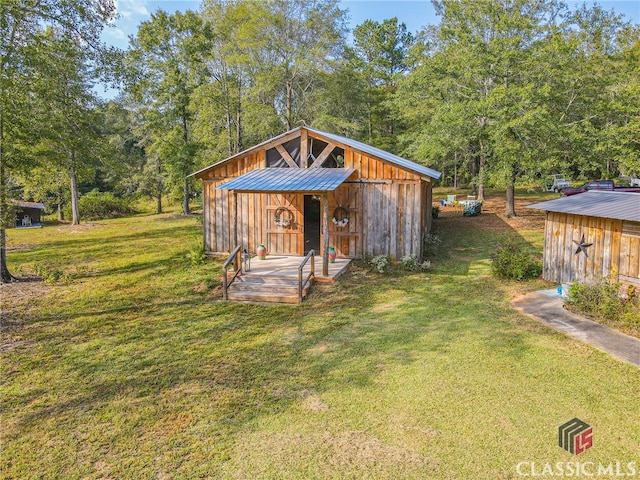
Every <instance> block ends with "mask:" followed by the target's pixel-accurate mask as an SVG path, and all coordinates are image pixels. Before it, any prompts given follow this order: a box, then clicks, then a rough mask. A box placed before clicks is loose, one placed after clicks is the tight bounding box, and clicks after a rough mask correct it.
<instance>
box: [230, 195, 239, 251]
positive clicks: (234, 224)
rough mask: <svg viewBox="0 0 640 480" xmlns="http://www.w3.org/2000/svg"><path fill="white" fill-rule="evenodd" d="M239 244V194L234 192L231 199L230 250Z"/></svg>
mask: <svg viewBox="0 0 640 480" xmlns="http://www.w3.org/2000/svg"><path fill="white" fill-rule="evenodd" d="M237 246H238V194H237V193H236V192H235V190H234V192H233V197H232V200H231V245H229V250H233V249H234V248H236V247H237Z"/></svg>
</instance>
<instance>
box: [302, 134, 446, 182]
mask: <svg viewBox="0 0 640 480" xmlns="http://www.w3.org/2000/svg"><path fill="white" fill-rule="evenodd" d="M307 130H309V131H310V132H313V133H315V134H316V135H320V136H322V137H326V138H328V139H329V140H333V141H334V142H338V143H343V144H345V145H349V146H350V147H352V148H355V149H356V150H360V151H361V152H364V153H369V154H371V155H373V156H374V157H378V158H380V159H382V160H386V161H387V162H389V163H393V164H395V165H398V166H399V167H402V168H404V169H406V170H411V171H412V172H415V173H418V174H420V175H426V176H427V177H431V178H435V179H438V178H440V177H441V176H442V174H441V173H440V172H438V171H436V170H433V169H431V168H429V167H425V166H424V165H420V164H418V163H415V162H412V161H411V160H407V159H406V158H402V157H399V156H398V155H394V154H393V153H389V152H387V151H385V150H381V149H380V148H376V147H372V146H371V145H367V144H366V143H362V142H359V141H357V140H353V139H351V138H347V137H342V136H340V135H335V134H333V133H327V132H322V131H320V130H316V129H314V128H309V127H307Z"/></svg>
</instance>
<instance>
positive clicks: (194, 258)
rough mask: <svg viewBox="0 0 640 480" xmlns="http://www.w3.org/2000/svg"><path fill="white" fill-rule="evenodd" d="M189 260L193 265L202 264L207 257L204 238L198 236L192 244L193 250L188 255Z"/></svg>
mask: <svg viewBox="0 0 640 480" xmlns="http://www.w3.org/2000/svg"><path fill="white" fill-rule="evenodd" d="M186 258H187V260H189V262H190V263H191V265H193V266H196V265H202V264H203V263H204V262H205V260H206V259H207V255H206V253H205V249H204V240H202V238H198V239H196V240H195V241H194V242H193V245H192V246H191V250H189V253H187V255H186Z"/></svg>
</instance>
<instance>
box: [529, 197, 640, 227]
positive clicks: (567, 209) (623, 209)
mask: <svg viewBox="0 0 640 480" xmlns="http://www.w3.org/2000/svg"><path fill="white" fill-rule="evenodd" d="M527 208H535V209H537V210H546V211H547V212H558V213H571V214H574V215H584V216H587V217H601V218H615V219H618V220H629V221H632V222H640V193H633V192H609V191H603V190H591V191H589V192H585V193H579V194H577V195H571V196H569V197H560V198H557V199H555V200H549V201H547V202H540V203H534V204H533V205H527Z"/></svg>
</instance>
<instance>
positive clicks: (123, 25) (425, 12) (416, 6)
mask: <svg viewBox="0 0 640 480" xmlns="http://www.w3.org/2000/svg"><path fill="white" fill-rule="evenodd" d="M116 1H117V5H118V7H117V11H118V14H119V18H118V19H117V20H115V22H114V23H113V24H112V25H111V26H110V28H107V29H106V30H105V31H104V33H103V39H104V41H105V42H107V43H108V44H110V45H113V46H116V47H118V48H122V49H126V48H127V46H128V43H129V36H130V35H135V34H136V32H137V30H138V25H140V23H141V22H143V21H145V20H148V19H149V18H150V17H151V13H153V12H155V11H157V10H159V9H162V10H164V11H166V12H169V13H174V12H175V11H176V10H180V11H186V10H198V8H199V6H200V3H201V2H200V0H116ZM300 1H304V0H300ZM567 3H568V4H569V6H570V7H571V8H573V7H575V6H576V5H580V4H582V2H576V1H567ZM592 3H598V4H599V5H601V6H602V7H603V8H604V9H606V10H614V11H615V12H616V13H618V14H623V15H624V16H625V17H626V18H627V20H630V21H631V22H632V23H634V24H640V0H599V1H597V2H592V1H590V2H587V4H589V5H590V4H592ZM340 4H341V7H342V9H343V10H347V11H348V18H349V25H348V26H349V28H350V30H353V28H355V27H356V26H357V25H360V24H361V23H362V22H364V21H365V20H367V19H371V20H375V21H378V22H381V21H382V20H385V19H387V18H391V17H397V18H398V21H399V22H401V23H405V24H406V25H407V29H408V30H409V31H410V32H413V33H415V32H417V31H418V30H420V29H421V28H422V27H424V26H426V25H433V24H437V23H438V21H439V19H438V17H437V16H436V15H435V12H434V9H433V6H432V5H431V1H430V0H341V1H340ZM114 94H115V92H114V91H110V92H100V95H102V96H105V97H111V96H113V95H114Z"/></svg>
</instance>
